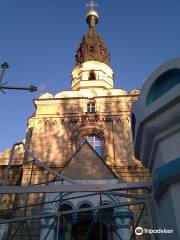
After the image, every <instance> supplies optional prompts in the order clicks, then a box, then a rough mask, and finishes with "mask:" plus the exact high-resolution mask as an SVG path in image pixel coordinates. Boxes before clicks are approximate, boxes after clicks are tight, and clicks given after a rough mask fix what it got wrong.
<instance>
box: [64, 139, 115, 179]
mask: <svg viewBox="0 0 180 240" xmlns="http://www.w3.org/2000/svg"><path fill="white" fill-rule="evenodd" d="M61 174H62V175H63V176H65V177H68V178H71V179H79V180H81V179H83V180H86V179H87V180H89V179H96V180H101V179H117V178H118V177H117V176H116V175H115V174H114V173H113V171H112V170H111V168H110V167H109V166H108V165H107V164H106V163H105V161H104V160H103V158H101V157H100V156H99V155H98V154H97V153H96V152H95V150H94V149H93V148H92V147H91V145H90V144H89V143H88V142H85V143H84V144H83V145H82V146H81V147H80V148H79V149H78V150H77V152H76V153H75V154H74V155H73V156H72V157H71V158H70V159H69V161H68V162H67V163H66V164H65V165H64V167H63V169H62V170H61Z"/></svg>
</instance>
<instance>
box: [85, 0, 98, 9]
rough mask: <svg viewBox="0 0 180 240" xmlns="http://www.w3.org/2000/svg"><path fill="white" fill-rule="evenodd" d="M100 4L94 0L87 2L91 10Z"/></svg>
mask: <svg viewBox="0 0 180 240" xmlns="http://www.w3.org/2000/svg"><path fill="white" fill-rule="evenodd" d="M97 6H98V4H97V3H94V1H90V3H88V4H86V7H89V8H90V10H91V11H93V10H94V7H97Z"/></svg>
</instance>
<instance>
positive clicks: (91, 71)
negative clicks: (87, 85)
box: [88, 70, 96, 80]
mask: <svg viewBox="0 0 180 240" xmlns="http://www.w3.org/2000/svg"><path fill="white" fill-rule="evenodd" d="M88 80H96V74H95V72H94V70H90V71H89V77H88Z"/></svg>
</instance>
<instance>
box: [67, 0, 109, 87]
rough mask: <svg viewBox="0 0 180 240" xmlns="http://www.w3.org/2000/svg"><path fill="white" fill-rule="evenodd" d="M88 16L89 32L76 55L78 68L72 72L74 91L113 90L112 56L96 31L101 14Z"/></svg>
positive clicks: (90, 13)
mask: <svg viewBox="0 0 180 240" xmlns="http://www.w3.org/2000/svg"><path fill="white" fill-rule="evenodd" d="M87 6H90V7H91V8H92V9H90V10H89V11H88V12H87V14H86V22H87V24H88V26H89V30H88V32H87V34H86V35H84V36H83V38H82V40H81V43H80V46H79V48H78V49H77V53H76V55H75V56H76V67H75V68H74V69H73V71H72V87H71V89H72V90H80V89H81V88H83V89H84V88H103V89H107V88H113V70H112V69H111V68H110V66H109V63H110V54H109V51H108V49H107V48H106V46H105V43H104V41H103V39H102V38H101V36H100V35H99V34H98V32H97V30H96V25H97V23H98V21H99V14H98V13H97V11H95V10H94V9H93V6H96V5H95V4H94V3H93V2H91V3H90V5H87Z"/></svg>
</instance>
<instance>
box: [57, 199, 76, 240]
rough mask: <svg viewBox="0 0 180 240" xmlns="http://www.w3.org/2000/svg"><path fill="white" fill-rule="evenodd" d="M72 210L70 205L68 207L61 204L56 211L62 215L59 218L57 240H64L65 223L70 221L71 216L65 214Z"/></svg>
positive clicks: (66, 204) (65, 204)
mask: <svg viewBox="0 0 180 240" xmlns="http://www.w3.org/2000/svg"><path fill="white" fill-rule="evenodd" d="M70 210H73V208H72V207H71V205H69V204H68V203H62V204H61V205H60V206H59V209H58V211H59V212H60V213H62V212H63V213H64V214H63V215H62V216H60V217H59V218H60V219H59V220H58V221H59V229H58V231H59V232H58V240H65V234H66V231H67V227H66V226H67V222H69V221H71V219H72V215H71V214H65V212H66V211H70Z"/></svg>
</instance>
